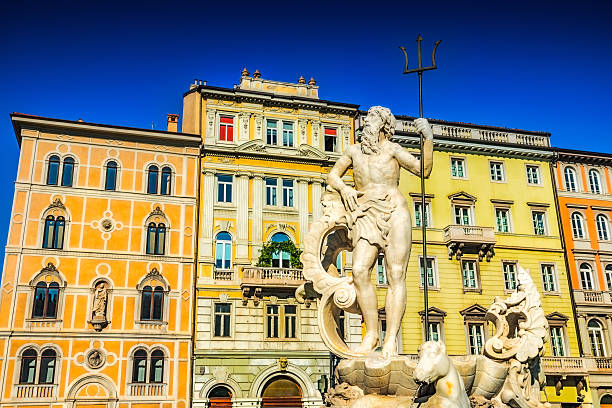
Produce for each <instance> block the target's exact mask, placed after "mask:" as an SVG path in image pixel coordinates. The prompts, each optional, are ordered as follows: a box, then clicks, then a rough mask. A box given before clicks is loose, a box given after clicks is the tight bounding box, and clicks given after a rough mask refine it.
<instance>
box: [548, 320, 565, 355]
mask: <svg viewBox="0 0 612 408" xmlns="http://www.w3.org/2000/svg"><path fill="white" fill-rule="evenodd" d="M548 326H549V336H550V355H551V356H553V357H568V356H569V350H568V348H567V328H566V326H565V325H562V324H553V323H551V322H549V323H548ZM554 329H557V330H559V332H560V333H559V334H560V339H561V351H562V354H561V355H559V354H557V353H556V352H555V350H556V348H555V341H554V336H553V330H554Z"/></svg>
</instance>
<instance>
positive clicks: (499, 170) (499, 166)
mask: <svg viewBox="0 0 612 408" xmlns="http://www.w3.org/2000/svg"><path fill="white" fill-rule="evenodd" d="M489 173H490V175H491V181H497V182H502V181H504V163H503V162H497V161H491V162H489Z"/></svg>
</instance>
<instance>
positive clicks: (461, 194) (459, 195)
mask: <svg viewBox="0 0 612 408" xmlns="http://www.w3.org/2000/svg"><path fill="white" fill-rule="evenodd" d="M448 198H449V199H450V200H451V201H469V202H472V203H474V202H476V197H475V196H473V195H471V194H468V193H466V192H465V191H458V192H456V193H453V194H449V195H448Z"/></svg>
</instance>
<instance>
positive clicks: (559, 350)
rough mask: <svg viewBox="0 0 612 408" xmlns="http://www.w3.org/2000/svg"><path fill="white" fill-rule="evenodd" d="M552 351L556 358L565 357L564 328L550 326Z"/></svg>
mask: <svg viewBox="0 0 612 408" xmlns="http://www.w3.org/2000/svg"><path fill="white" fill-rule="evenodd" d="M550 350H551V352H552V355H553V356H555V357H564V356H565V340H564V335H563V327H561V326H550Z"/></svg>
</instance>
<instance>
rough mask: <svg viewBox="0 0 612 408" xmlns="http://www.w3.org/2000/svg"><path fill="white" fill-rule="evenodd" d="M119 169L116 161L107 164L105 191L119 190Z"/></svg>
mask: <svg viewBox="0 0 612 408" xmlns="http://www.w3.org/2000/svg"><path fill="white" fill-rule="evenodd" d="M118 172H119V169H118V167H117V162H116V161H113V160H111V161H109V162H107V163H106V177H105V179H104V189H105V190H109V191H112V190H116V189H117V175H118Z"/></svg>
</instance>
